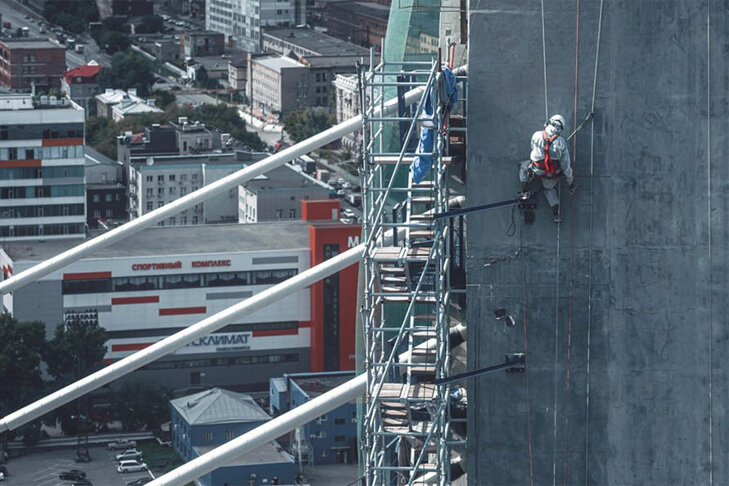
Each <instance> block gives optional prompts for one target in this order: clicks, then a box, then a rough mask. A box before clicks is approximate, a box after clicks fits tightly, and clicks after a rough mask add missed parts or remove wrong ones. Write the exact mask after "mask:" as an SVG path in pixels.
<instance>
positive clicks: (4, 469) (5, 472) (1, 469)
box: [0, 466, 10, 476]
mask: <svg viewBox="0 0 729 486" xmlns="http://www.w3.org/2000/svg"><path fill="white" fill-rule="evenodd" d="M0 473H3V476H10V474H9V473H8V468H7V467H5V466H0Z"/></svg>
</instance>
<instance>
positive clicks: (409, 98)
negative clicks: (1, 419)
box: [0, 66, 467, 430]
mask: <svg viewBox="0 0 729 486" xmlns="http://www.w3.org/2000/svg"><path fill="white" fill-rule="evenodd" d="M466 70H467V66H462V67H460V68H458V69H457V70H456V74H464V73H465V72H466ZM422 94H423V88H422V87H420V88H415V89H412V90H410V91H408V92H407V93H405V95H404V96H403V101H404V103H405V105H411V104H413V103H415V102H416V101H418V100H419V99H420V97H421V96H422ZM397 107H398V99H397V98H392V99H390V100H389V101H387V102H386V103H385V104H384V105H382V109H381V110H380V109H377V110H375V113H374V116H378V115H379V116H382V115H387V114H391V113H395V112H396V111H397ZM361 128H362V115H357V116H355V117H354V118H351V119H349V120H347V121H345V122H342V123H340V124H338V125H335V126H333V127H331V128H329V129H327V130H324V131H323V132H321V133H318V134H316V135H314V136H313V137H310V138H307V139H306V140H304V141H303V142H299V143H297V144H296V145H292V146H291V147H289V148H287V149H284V150H282V151H281V152H279V153H277V154H274V155H271V156H270V157H267V158H265V159H263V160H261V161H260V162H256V163H255V164H253V165H250V166H248V167H246V168H244V169H241V170H239V171H237V172H234V173H232V174H230V175H228V176H226V177H223V178H222V179H219V180H217V181H215V182H213V183H211V184H209V185H207V186H204V187H202V188H200V189H198V190H197V191H194V192H192V193H190V194H188V195H187V196H183V197H181V198H179V199H176V200H175V201H173V202H171V203H169V204H166V205H164V206H162V207H161V208H157V209H155V210H154V211H152V212H149V213H147V214H145V215H143V216H141V217H139V218H137V219H134V220H132V221H129V222H128V223H125V224H123V225H122V226H119V227H118V228H116V229H113V230H111V231H109V232H107V233H104V234H103V235H100V236H97V237H96V238H94V239H92V240H89V241H86V242H84V243H81V244H80V245H78V246H75V247H73V248H71V249H70V250H66V251H64V252H63V253H59V254H58V255H56V256H54V257H53V258H50V259H48V260H46V261H44V262H42V263H39V264H37V265H34V266H32V267H30V268H29V269H27V270H25V271H23V272H20V273H19V274H17V275H14V276H12V277H10V278H9V279H7V280H5V281H3V282H2V283H0V295H3V294H7V293H9V292H12V291H14V290H17V289H19V288H21V287H23V286H25V285H28V284H29V283H32V282H35V281H36V280H39V279H40V278H42V277H44V276H46V275H48V274H49V273H51V272H54V271H56V270H58V269H60V268H63V267H65V266H66V265H68V264H70V263H73V262H75V261H77V260H80V259H81V258H83V257H85V256H87V255H89V254H91V253H93V252H95V251H97V250H100V249H102V248H105V247H107V246H109V245H111V244H113V243H116V242H117V241H121V240H123V239H124V238H127V237H128V236H131V235H133V234H135V233H138V232H140V231H142V230H143V229H144V228H147V227H149V226H153V225H155V224H157V223H159V222H160V221H163V220H164V219H166V218H169V217H171V216H174V215H176V214H178V213H180V212H182V211H184V210H185V209H189V208H191V207H193V206H195V205H197V204H200V203H202V202H204V201H206V200H208V199H210V198H211V197H213V196H215V195H217V194H220V193H222V192H224V191H227V190H229V189H232V188H234V187H236V186H237V185H239V184H243V183H245V182H247V181H249V180H251V179H253V178H255V177H258V176H259V175H262V174H265V173H266V172H268V171H270V170H272V169H275V168H276V167H279V166H282V165H283V164H285V163H286V162H290V161H292V160H294V159H295V158H296V157H300V156H302V155H305V154H308V153H309V152H311V151H312V150H314V149H317V148H319V147H322V146H324V145H326V144H328V143H331V142H333V141H335V140H339V139H340V138H342V137H343V136H345V135H347V134H349V133H352V132H354V131H356V130H359V129H361ZM0 430H2V428H1V427H0Z"/></svg>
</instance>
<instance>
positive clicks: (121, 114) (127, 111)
mask: <svg viewBox="0 0 729 486" xmlns="http://www.w3.org/2000/svg"><path fill="white" fill-rule="evenodd" d="M161 112H162V110H160V109H159V108H157V107H156V106H155V105H154V99H149V100H145V99H143V98H140V97H139V96H137V90H136V89H135V88H129V89H128V90H126V91H125V90H123V89H110V88H107V89H106V90H105V91H104V92H103V93H100V94H98V95H96V116H100V117H105V118H112V119H113V120H115V121H120V120H123V119H124V118H125V117H127V116H133V115H138V114H141V113H161Z"/></svg>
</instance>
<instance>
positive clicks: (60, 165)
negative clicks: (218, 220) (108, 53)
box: [0, 94, 86, 241]
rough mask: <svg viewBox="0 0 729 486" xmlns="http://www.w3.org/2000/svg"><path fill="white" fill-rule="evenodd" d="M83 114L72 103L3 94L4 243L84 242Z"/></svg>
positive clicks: (0, 230) (0, 177) (0, 172)
mask: <svg viewBox="0 0 729 486" xmlns="http://www.w3.org/2000/svg"><path fill="white" fill-rule="evenodd" d="M85 222H86V198H85V196H84V110H83V109H82V108H81V107H80V106H78V105H77V104H76V103H74V102H73V101H71V100H69V99H67V98H61V99H57V98H56V97H55V96H51V97H47V96H41V97H39V98H37V99H34V98H33V96H31V95H28V94H5V95H0V238H1V239H3V240H6V241H7V240H29V239H39V238H43V239H46V240H47V239H58V238H74V237H83V236H84V234H85V227H84V225H85Z"/></svg>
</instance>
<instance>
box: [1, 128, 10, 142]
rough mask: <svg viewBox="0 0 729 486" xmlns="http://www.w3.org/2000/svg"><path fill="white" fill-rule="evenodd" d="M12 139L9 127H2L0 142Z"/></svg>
mask: <svg viewBox="0 0 729 486" xmlns="http://www.w3.org/2000/svg"><path fill="white" fill-rule="evenodd" d="M9 137H10V130H9V129H8V126H7V125H0V140H7V139H8V138H9Z"/></svg>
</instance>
